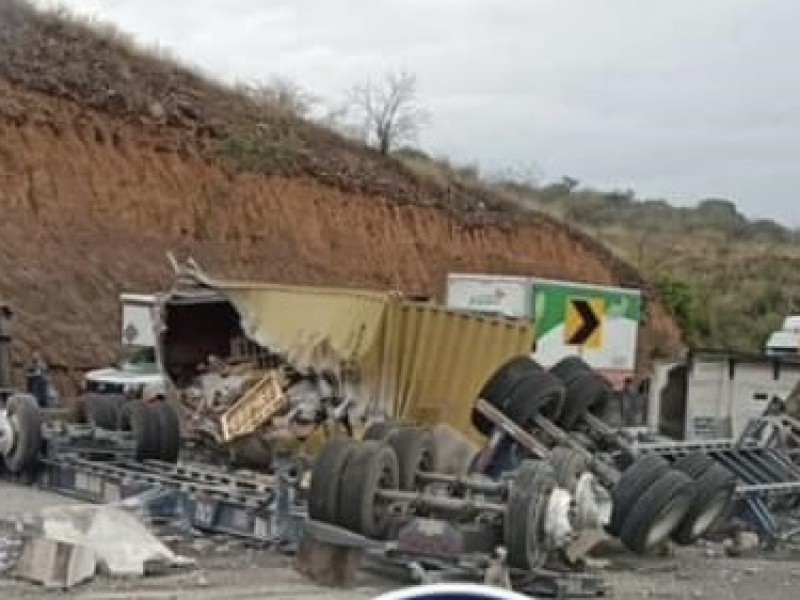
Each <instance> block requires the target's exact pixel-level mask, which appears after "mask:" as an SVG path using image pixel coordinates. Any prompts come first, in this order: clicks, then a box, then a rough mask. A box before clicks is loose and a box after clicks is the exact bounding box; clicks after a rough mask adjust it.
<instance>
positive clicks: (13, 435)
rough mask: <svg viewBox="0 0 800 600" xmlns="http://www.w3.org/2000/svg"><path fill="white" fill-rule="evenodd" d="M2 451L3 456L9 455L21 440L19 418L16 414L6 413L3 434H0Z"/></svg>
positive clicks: (0, 448) (0, 449) (0, 451)
mask: <svg viewBox="0 0 800 600" xmlns="http://www.w3.org/2000/svg"><path fill="white" fill-rule="evenodd" d="M0 440H2V442H0V453H2V454H3V456H8V455H9V454H11V453H12V452H14V450H15V449H16V447H17V441H18V440H19V419H18V417H17V415H15V414H9V413H6V418H5V425H4V426H3V435H2V436H0Z"/></svg>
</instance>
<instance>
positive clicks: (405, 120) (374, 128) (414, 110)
mask: <svg viewBox="0 0 800 600" xmlns="http://www.w3.org/2000/svg"><path fill="white" fill-rule="evenodd" d="M348 109H349V112H350V113H351V114H353V117H354V118H355V119H357V120H358V122H359V124H360V125H361V126H362V127H363V134H364V137H365V139H366V140H367V143H374V144H375V145H376V146H377V148H378V149H379V150H380V151H381V154H389V152H391V151H392V150H393V149H395V148H397V147H399V146H400V145H402V144H404V143H407V142H412V141H414V140H415V138H416V136H417V134H418V133H419V129H420V127H421V126H422V125H423V124H424V123H425V122H426V121H427V119H428V113H427V111H426V110H425V108H424V107H423V106H422V105H421V104H420V102H419V100H418V98H417V78H416V76H415V75H414V74H412V73H409V72H408V71H404V70H399V71H396V72H389V73H387V74H386V76H385V77H384V80H383V81H382V82H380V83H376V82H374V81H372V80H367V81H366V82H365V83H363V84H360V85H357V86H355V87H354V88H353V89H352V90H350V94H349V98H348Z"/></svg>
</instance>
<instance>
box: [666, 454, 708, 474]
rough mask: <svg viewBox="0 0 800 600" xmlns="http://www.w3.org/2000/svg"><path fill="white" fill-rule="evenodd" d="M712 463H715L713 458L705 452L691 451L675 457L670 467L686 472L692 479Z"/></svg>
mask: <svg viewBox="0 0 800 600" xmlns="http://www.w3.org/2000/svg"><path fill="white" fill-rule="evenodd" d="M713 464H715V461H714V459H713V458H711V457H710V456H708V454H706V453H705V452H692V453H691V454H687V455H686V456H682V457H680V458H679V459H677V460H676V461H675V462H674V463H672V468H673V469H676V470H678V471H680V472H681V473H686V474H687V475H688V476H689V477H691V478H692V479H697V478H698V477H700V476H701V475H702V474H703V473H705V472H706V470H708V468H709V467H711V465H713Z"/></svg>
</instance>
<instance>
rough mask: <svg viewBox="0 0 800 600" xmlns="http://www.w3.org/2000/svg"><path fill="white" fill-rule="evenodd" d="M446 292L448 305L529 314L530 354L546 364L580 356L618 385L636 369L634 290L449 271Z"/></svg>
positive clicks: (638, 301) (638, 314)
mask: <svg viewBox="0 0 800 600" xmlns="http://www.w3.org/2000/svg"><path fill="white" fill-rule="evenodd" d="M446 297H447V300H446V303H447V306H448V307H450V308H455V309H459V310H466V311H472V312H483V313H493V314H500V315H504V316H507V317H516V318H526V319H532V320H533V321H534V324H535V329H536V348H535V350H534V353H533V357H534V358H535V359H536V360H537V361H539V362H540V363H541V364H542V365H544V366H547V367H549V366H552V365H553V364H555V363H556V362H558V361H559V360H561V359H562V358H564V357H566V356H573V355H578V356H581V357H583V358H584V360H586V362H587V363H589V364H590V365H591V366H592V367H594V368H595V369H597V370H598V371H600V372H602V373H603V374H604V375H605V376H606V377H608V378H609V379H610V380H611V381H612V382H613V383H614V384H615V385H616V386H620V385H621V384H622V382H624V380H625V379H626V378H627V377H632V376H633V375H634V373H635V370H636V349H637V341H638V336H639V326H640V323H641V320H642V316H643V314H644V306H643V302H642V294H641V291H640V290H638V289H632V288H621V287H613V286H603V285H591V284H585V283H576V282H568V281H556V280H550V279H541V278H536V277H507V276H497V275H478V274H462V273H451V274H449V275H448V278H447V294H446Z"/></svg>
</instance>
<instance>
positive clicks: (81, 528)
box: [40, 505, 193, 576]
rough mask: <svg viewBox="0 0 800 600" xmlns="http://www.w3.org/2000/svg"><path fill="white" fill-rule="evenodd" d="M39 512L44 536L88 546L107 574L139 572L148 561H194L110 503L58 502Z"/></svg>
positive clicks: (175, 564)
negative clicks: (80, 504)
mask: <svg viewBox="0 0 800 600" xmlns="http://www.w3.org/2000/svg"><path fill="white" fill-rule="evenodd" d="M40 516H41V518H42V529H43V536H44V537H45V538H47V539H50V540H54V541H58V542H65V543H68V544H73V545H75V546H80V547H83V548H88V549H90V550H91V551H92V552H93V553H94V555H95V557H96V559H97V563H98V566H99V567H100V568H101V569H103V570H104V571H105V572H107V573H109V574H110V575H139V576H141V575H144V574H145V567H146V565H149V564H158V563H160V564H163V565H167V566H171V567H184V566H190V565H192V564H193V561H192V560H190V559H188V558H185V557H181V556H178V555H176V554H175V553H174V552H172V551H171V550H170V549H169V548H167V547H166V546H165V545H164V544H163V543H162V542H161V541H160V540H159V539H158V538H157V537H156V536H155V535H153V534H152V533H150V531H148V529H147V527H146V526H145V525H144V523H142V522H141V521H140V520H139V519H137V518H136V517H135V516H133V515H132V514H130V513H128V512H126V511H124V510H121V509H119V508H116V507H113V506H94V505H84V506H66V507H65V506H60V507H53V508H47V509H45V510H43V511H42V512H41V513H40Z"/></svg>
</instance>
